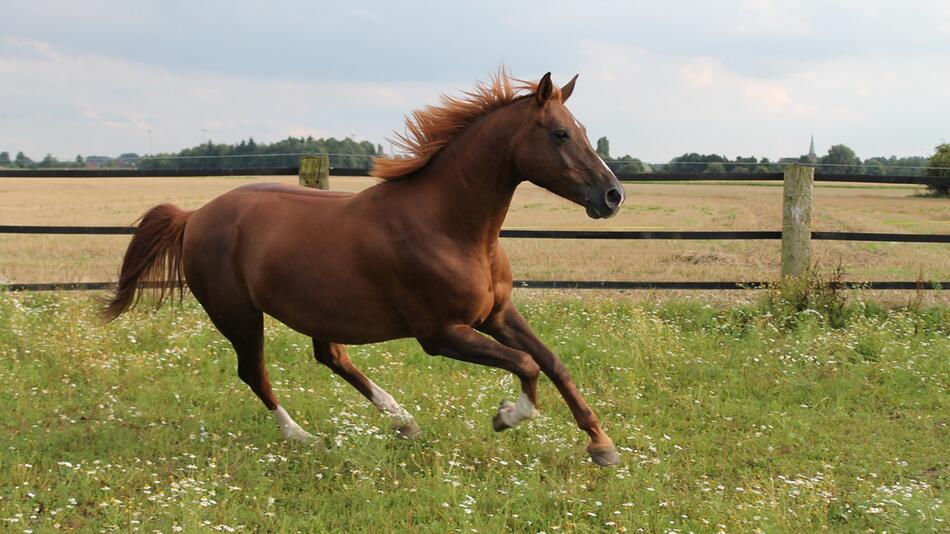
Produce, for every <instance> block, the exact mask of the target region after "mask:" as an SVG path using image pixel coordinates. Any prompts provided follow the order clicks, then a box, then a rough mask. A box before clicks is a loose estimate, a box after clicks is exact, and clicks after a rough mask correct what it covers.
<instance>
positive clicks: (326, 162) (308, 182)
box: [298, 156, 330, 189]
mask: <svg viewBox="0 0 950 534" xmlns="http://www.w3.org/2000/svg"><path fill="white" fill-rule="evenodd" d="M298 172H299V176H300V182H299V183H300V185H302V186H304V187H316V188H317V189H330V156H300V171H298Z"/></svg>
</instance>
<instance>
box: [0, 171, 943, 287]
mask: <svg viewBox="0 0 950 534" xmlns="http://www.w3.org/2000/svg"><path fill="white" fill-rule="evenodd" d="M330 174H331V169H330V166H329V161H328V159H327V157H326V156H304V157H302V158H301V161H300V165H299V166H298V167H281V168H264V169H252V168H235V169H223V170H222V169H215V170H174V171H168V170H166V171H145V170H137V169H0V178H91V177H96V178H149V177H199V176H298V177H299V182H300V184H301V185H306V186H309V187H319V188H322V189H327V188H329V179H330ZM332 174H333V175H335V176H368V174H369V173H368V171H367V170H366V169H332ZM618 178H620V180H621V181H623V182H662V181H686V180H689V181H762V180H773V181H774V180H782V181H783V182H784V189H783V221H782V230H781V231H770V230H766V231H660V232H657V231H588V230H579V231H578V230H502V232H501V237H504V238H526V239H694V240H707V239H717V240H718V239H729V240H745V239H755V240H762V239H766V240H768V239H771V240H774V239H781V240H782V269H781V274H782V276H794V275H798V274H800V273H801V272H803V271H804V270H805V269H807V268H808V266H809V265H810V264H811V241H812V240H834V241H885V242H903V243H950V234H892V233H863V232H814V231H812V230H811V204H812V202H811V199H812V190H813V187H812V185H813V182H815V181H819V182H864V183H886V184H918V185H931V184H933V185H947V184H948V183H950V178H948V177H930V176H895V175H884V176H878V175H865V174H831V173H816V172H815V169H814V167H809V166H802V165H789V166H787V167H786V169H785V172H766V173H740V172H729V173H717V174H695V173H675V172H672V173H644V174H620V175H618ZM134 231H135V228H134V227H126V226H26V225H6V226H0V234H54V235H124V234H132V233H134ZM768 284H769V282H766V281H758V282H747V281H746V282H742V281H736V282H719V281H717V282H708V281H674V282H666V281H596V280H516V281H515V286H516V287H522V288H542V289H684V290H721V289H759V288H763V287H767V285H768ZM112 285H113V282H77V283H57V282H50V283H34V284H16V283H13V284H6V285H3V286H0V288H5V289H7V290H13V291H27V290H33V291H44V290H94V289H105V288H109V287H111V286H112ZM837 285H839V286H841V287H845V288H859V289H911V290H921V289H934V290H939V289H943V290H947V289H950V281H943V282H936V281H922V280H917V281H870V282H840V283H838V284H837Z"/></svg>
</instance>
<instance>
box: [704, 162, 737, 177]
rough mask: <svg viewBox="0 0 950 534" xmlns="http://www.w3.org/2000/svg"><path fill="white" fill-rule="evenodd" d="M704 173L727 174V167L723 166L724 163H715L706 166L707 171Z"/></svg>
mask: <svg viewBox="0 0 950 534" xmlns="http://www.w3.org/2000/svg"><path fill="white" fill-rule="evenodd" d="M742 170H745V168H744V167H743V168H742ZM703 172H708V173H711V174H716V173H721V172H726V166H725V165H723V164H722V162H719V161H713V162H712V163H709V164H708V165H706V170H704V171H703Z"/></svg>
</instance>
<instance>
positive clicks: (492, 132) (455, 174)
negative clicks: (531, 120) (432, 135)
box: [418, 110, 519, 244]
mask: <svg viewBox="0 0 950 534" xmlns="http://www.w3.org/2000/svg"><path fill="white" fill-rule="evenodd" d="M501 111H503V110H499V111H496V112H494V113H491V114H489V115H488V116H486V117H484V118H482V119H480V120H478V121H476V123H475V124H473V125H471V126H469V128H467V129H466V130H465V131H463V132H460V133H459V134H458V136H457V137H456V138H455V139H453V140H452V141H450V142H449V143H448V144H446V145H445V147H443V148H442V149H441V150H440V151H439V153H438V154H436V156H435V157H434V158H433V159H432V161H431V162H430V163H429V165H427V166H426V167H425V168H424V169H423V171H422V172H420V176H419V177H418V178H419V180H420V182H421V184H420V185H422V186H423V187H424V188H425V189H426V193H427V195H428V196H430V198H432V200H433V201H434V202H437V204H436V209H435V210H434V211H433V213H434V214H435V217H436V219H437V221H435V222H436V223H437V224H439V225H440V226H441V227H442V228H443V229H444V230H445V231H447V232H448V233H450V234H452V235H453V236H454V237H456V238H460V239H466V240H478V241H481V242H484V243H486V244H491V243H494V241H495V240H496V239H497V238H498V233H499V232H500V231H501V225H502V223H504V221H505V216H506V215H507V214H508V207H509V206H510V205H511V199H512V196H513V195H514V192H515V188H516V187H517V185H518V182H519V180H518V178H517V176H516V173H515V169H514V164H513V162H512V161H511V157H510V155H509V150H508V148H509V145H510V140H511V135H512V134H513V133H514V131H513V129H514V128H515V126H516V123H515V121H514V120H511V118H510V117H504V116H500V112H501Z"/></svg>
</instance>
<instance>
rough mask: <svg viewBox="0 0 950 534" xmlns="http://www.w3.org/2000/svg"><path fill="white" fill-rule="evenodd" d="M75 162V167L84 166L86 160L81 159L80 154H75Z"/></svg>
mask: <svg viewBox="0 0 950 534" xmlns="http://www.w3.org/2000/svg"><path fill="white" fill-rule="evenodd" d="M75 162H76V166H77V167H85V165H86V160H85V159H83V157H82V154H76V160H75Z"/></svg>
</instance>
